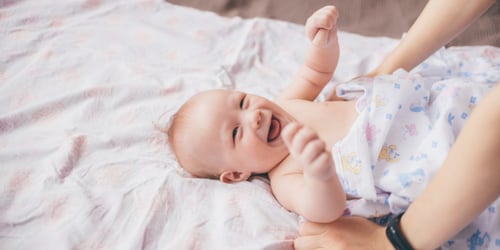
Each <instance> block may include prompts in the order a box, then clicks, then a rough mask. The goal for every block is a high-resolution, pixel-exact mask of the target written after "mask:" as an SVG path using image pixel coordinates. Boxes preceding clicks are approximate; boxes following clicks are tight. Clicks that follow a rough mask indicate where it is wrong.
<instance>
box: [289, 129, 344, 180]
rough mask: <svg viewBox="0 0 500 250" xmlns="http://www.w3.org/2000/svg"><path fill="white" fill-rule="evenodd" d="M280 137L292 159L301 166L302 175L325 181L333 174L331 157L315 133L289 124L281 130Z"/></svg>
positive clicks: (333, 168)
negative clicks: (302, 169)
mask: <svg viewBox="0 0 500 250" xmlns="http://www.w3.org/2000/svg"><path fill="white" fill-rule="evenodd" d="M282 136H283V140H284V142H285V144H286V146H287V147H288V150H289V151H290V154H291V155H292V157H294V158H295V159H297V160H298V161H299V162H300V163H301V164H302V165H303V168H304V175H308V176H310V177H313V178H315V179H320V180H326V179H329V178H330V177H332V176H333V175H334V174H335V166H334V163H333V159H332V156H331V154H330V153H329V152H328V151H327V150H326V145H325V142H323V141H322V140H321V139H320V138H319V136H318V134H317V133H316V132H315V131H313V130H312V129H310V128H307V127H304V126H302V125H299V124H298V123H291V124H288V125H287V126H286V127H285V128H284V129H283V132H282Z"/></svg>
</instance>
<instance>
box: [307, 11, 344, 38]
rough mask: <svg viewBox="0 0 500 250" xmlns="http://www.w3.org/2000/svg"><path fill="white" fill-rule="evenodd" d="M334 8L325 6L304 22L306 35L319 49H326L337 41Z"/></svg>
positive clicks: (336, 13)
mask: <svg viewBox="0 0 500 250" xmlns="http://www.w3.org/2000/svg"><path fill="white" fill-rule="evenodd" d="M338 16H339V14H338V12H337V8H336V7H335V6H331V5H330V6H325V7H323V8H321V9H319V10H317V11H316V12H314V14H312V15H311V16H310V17H309V18H308V19H307V22H306V34H307V36H308V37H309V40H311V42H312V43H313V44H314V45H315V46H317V47H320V48H327V47H329V46H330V45H332V44H333V42H334V40H335V39H337V37H336V36H337V18H338Z"/></svg>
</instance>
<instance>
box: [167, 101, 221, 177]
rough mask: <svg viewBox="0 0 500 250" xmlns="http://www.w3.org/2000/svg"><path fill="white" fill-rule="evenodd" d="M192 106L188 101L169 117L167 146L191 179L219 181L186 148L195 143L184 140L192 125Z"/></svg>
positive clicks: (210, 168) (208, 167) (204, 163)
mask: <svg viewBox="0 0 500 250" xmlns="http://www.w3.org/2000/svg"><path fill="white" fill-rule="evenodd" d="M194 106H196V104H195V103H193V102H192V100H191V99H190V100H188V101H187V102H186V103H184V104H183V105H182V106H181V107H180V108H179V110H178V111H177V112H176V113H175V114H174V115H172V116H171V117H170V120H169V122H168V124H167V131H166V132H167V138H168V144H169V145H170V148H171V149H172V151H173V153H174V155H175V157H176V158H177V161H178V162H179V165H180V166H181V167H182V168H183V169H184V170H186V171H187V172H188V173H190V174H191V175H192V176H193V177H197V178H209V179H219V176H218V174H215V173H213V171H211V170H212V169H213V168H212V167H210V166H208V165H207V163H206V161H203V160H202V159H199V158H198V157H197V156H198V155H197V152H194V150H193V149H192V148H188V146H186V145H189V144H193V143H196V142H195V141H187V139H186V138H187V135H188V134H189V133H191V132H192V130H190V128H191V126H190V125H189V124H192V119H193V116H192V115H191V113H192V111H193V109H194ZM183 145H184V147H183Z"/></svg>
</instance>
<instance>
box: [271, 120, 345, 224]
mask: <svg viewBox="0 0 500 250" xmlns="http://www.w3.org/2000/svg"><path fill="white" fill-rule="evenodd" d="M283 140H284V142H285V144H286V145H287V147H288V149H289V151H290V155H291V156H292V157H293V158H294V160H296V161H297V162H298V163H299V164H300V165H301V168H302V169H303V170H302V173H289V174H287V175H284V176H281V177H280V178H277V179H274V180H273V182H271V183H272V187H273V192H274V194H275V196H276V198H277V199H278V200H279V201H280V203H281V204H282V205H283V206H285V207H286V208H287V209H289V210H292V211H294V212H296V213H298V214H300V215H302V216H304V218H306V219H307V220H309V221H314V222H323V223H325V222H331V221H334V220H336V219H337V218H339V217H340V216H342V214H343V212H344V208H345V202H346V195H345V192H344V190H343V188H342V185H341V184H340V182H339V179H338V177H337V173H336V172H335V166H334V162H333V159H332V156H331V155H330V152H329V151H328V150H327V149H326V144H325V143H324V142H323V141H322V140H321V139H320V138H319V136H318V134H317V133H316V132H315V131H314V130H312V129H309V128H307V127H304V126H303V125H299V124H298V123H291V124H288V125H287V126H286V127H285V128H284V129H283Z"/></svg>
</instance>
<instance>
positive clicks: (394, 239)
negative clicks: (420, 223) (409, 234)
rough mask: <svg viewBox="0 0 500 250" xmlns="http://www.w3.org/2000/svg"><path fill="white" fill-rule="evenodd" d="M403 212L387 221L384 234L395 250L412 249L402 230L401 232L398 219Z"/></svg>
mask: <svg viewBox="0 0 500 250" xmlns="http://www.w3.org/2000/svg"><path fill="white" fill-rule="evenodd" d="M403 214H404V213H401V214H399V215H398V216H396V217H394V218H392V219H391V220H390V221H389V223H387V228H386V229H385V234H386V235H387V238H388V239H389V241H390V242H391V244H392V246H394V248H395V249H396V250H413V247H411V245H410V242H408V240H407V239H406V238H405V236H404V235H403V232H401V226H400V221H401V217H402V216H403Z"/></svg>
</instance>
